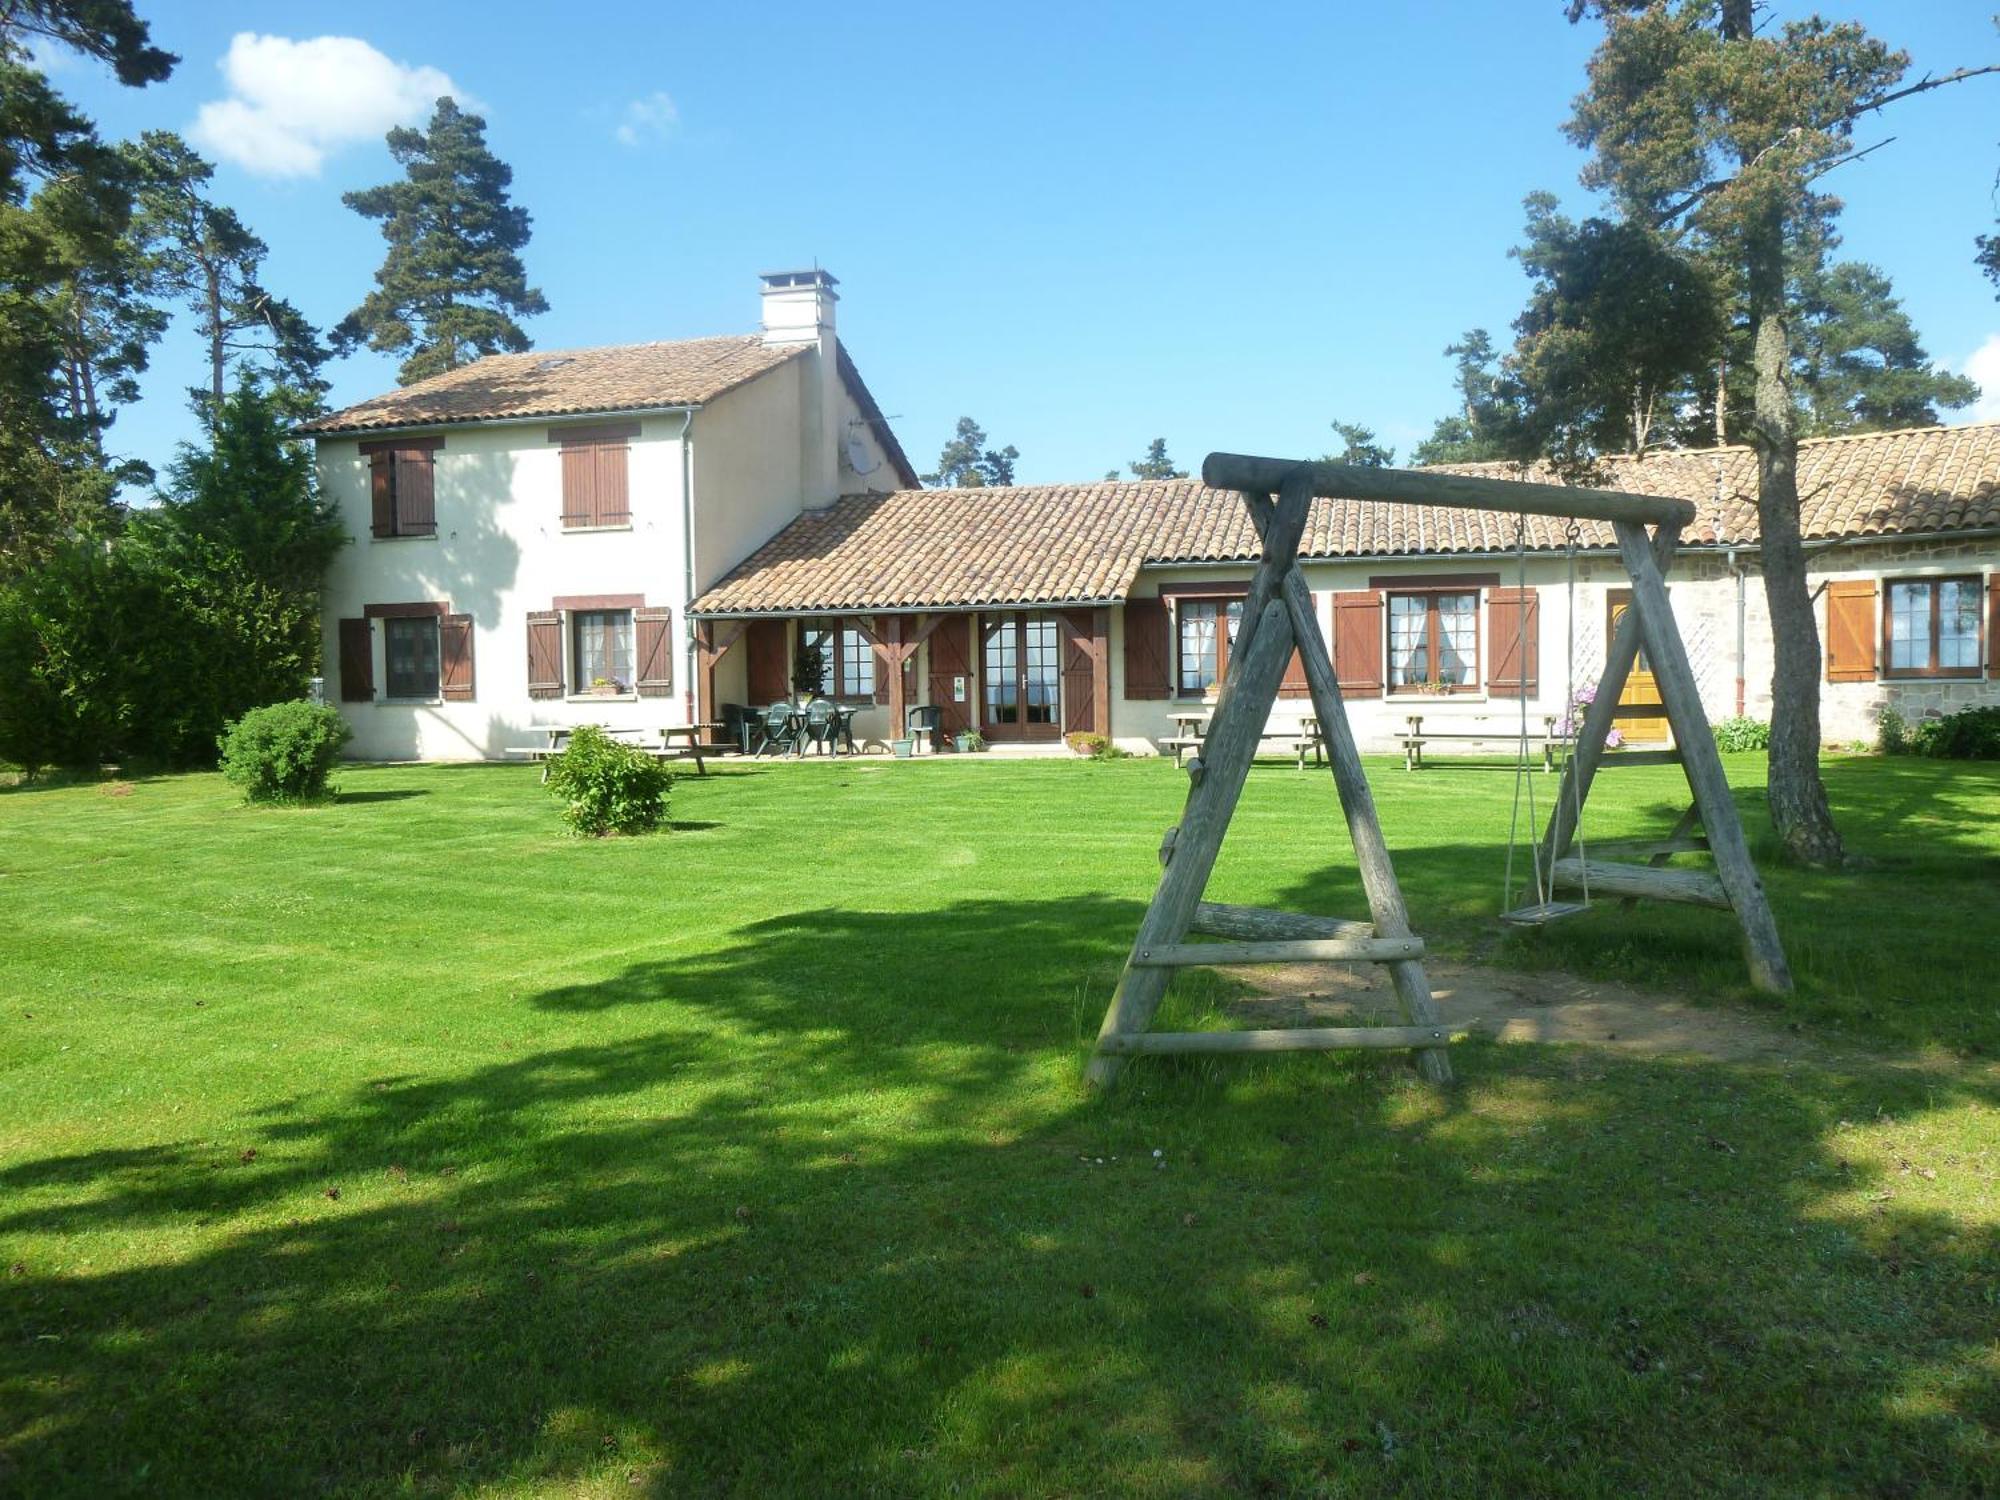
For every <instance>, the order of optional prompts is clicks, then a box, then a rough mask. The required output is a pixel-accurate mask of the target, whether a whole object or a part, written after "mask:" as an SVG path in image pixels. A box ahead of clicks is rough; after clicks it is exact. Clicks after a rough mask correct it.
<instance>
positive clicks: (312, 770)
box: [219, 699, 354, 802]
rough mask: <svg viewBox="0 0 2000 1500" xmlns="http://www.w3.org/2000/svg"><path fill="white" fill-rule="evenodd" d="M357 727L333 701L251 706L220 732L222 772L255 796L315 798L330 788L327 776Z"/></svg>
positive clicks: (286, 799)
mask: <svg viewBox="0 0 2000 1500" xmlns="http://www.w3.org/2000/svg"><path fill="white" fill-rule="evenodd" d="M353 733H354V731H352V730H351V729H349V728H348V727H347V721H346V720H345V719H343V718H341V716H340V711H339V710H338V709H336V708H334V707H333V706H332V705H331V704H327V703H311V702H307V701H306V700H304V699H299V700H296V701H294V702H291V703H273V704H270V705H268V706H267V707H264V708H253V709H251V710H250V712H249V713H247V714H245V715H244V716H243V717H242V718H240V719H238V720H237V721H236V722H235V723H233V724H231V725H229V726H228V727H227V728H226V729H224V730H223V732H222V739H221V741H220V742H219V743H220V746H221V750H222V774H223V775H224V776H226V777H228V778H229V780H230V781H232V782H234V783H235V784H236V785H237V786H240V787H242V788H243V795H244V797H245V798H246V799H248V800H249V801H251V802H317V801H320V800H321V799H322V798H324V797H325V796H326V795H327V793H328V792H329V791H331V790H332V788H331V786H330V784H329V783H328V781H327V776H328V774H329V773H330V772H331V771H332V770H333V763H334V761H335V759H336V758H337V757H338V756H339V755H340V747H341V746H342V745H344V744H346V743H347V742H348V740H349V739H351V738H352V737H353Z"/></svg>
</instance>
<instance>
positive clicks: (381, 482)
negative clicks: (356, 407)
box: [361, 438, 444, 537]
mask: <svg viewBox="0 0 2000 1500" xmlns="http://www.w3.org/2000/svg"><path fill="white" fill-rule="evenodd" d="M443 446H444V439H443V438H396V439H392V440H389V441H384V442H379V443H363V444H362V445H361V453H362V456H363V457H364V458H366V459H367V460H368V498H369V514H370V521H371V527H370V529H371V530H372V531H373V532H374V534H375V535H376V536H378V537H398V536H436V535H437V500H436V492H437V487H436V458H437V451H438V449H440V448H442V447H443Z"/></svg>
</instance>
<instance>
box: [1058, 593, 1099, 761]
mask: <svg viewBox="0 0 2000 1500" xmlns="http://www.w3.org/2000/svg"><path fill="white" fill-rule="evenodd" d="M1059 649H1060V650H1061V653H1062V710H1063V715H1062V721H1063V733H1064V734H1078V733H1083V734H1102V733H1104V726H1103V725H1102V724H1100V723H1098V722H1097V673H1096V670H1095V668H1096V663H1095V662H1093V661H1092V660H1091V658H1090V611H1089V610H1087V609H1073V610H1069V611H1068V612H1066V613H1065V614H1064V615H1063V617H1062V642H1061V646H1060V648H1059Z"/></svg>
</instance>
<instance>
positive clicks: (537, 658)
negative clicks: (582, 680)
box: [528, 609, 563, 698]
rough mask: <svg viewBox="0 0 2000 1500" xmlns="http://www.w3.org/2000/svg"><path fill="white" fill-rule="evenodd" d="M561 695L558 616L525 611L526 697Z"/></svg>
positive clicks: (559, 617)
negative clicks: (526, 645) (526, 612)
mask: <svg viewBox="0 0 2000 1500" xmlns="http://www.w3.org/2000/svg"><path fill="white" fill-rule="evenodd" d="M562 692H563V649H562V614H561V612H560V611H557V610H553V609H533V610H529V611H528V696H529V697H530V698H560V697H561V696H562Z"/></svg>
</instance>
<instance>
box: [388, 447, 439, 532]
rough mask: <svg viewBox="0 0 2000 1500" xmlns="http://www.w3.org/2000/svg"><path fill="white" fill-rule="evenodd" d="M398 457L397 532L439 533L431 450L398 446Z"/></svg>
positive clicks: (396, 456) (396, 455) (396, 457)
mask: <svg viewBox="0 0 2000 1500" xmlns="http://www.w3.org/2000/svg"><path fill="white" fill-rule="evenodd" d="M395 459H396V535H397V536H436V535H437V501H436V495H435V490H434V488H433V484H432V475H433V474H434V473H435V470H434V469H433V467H432V465H431V455H430V451H429V450H428V449H425V448H398V449H397V450H396V454H395Z"/></svg>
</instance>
